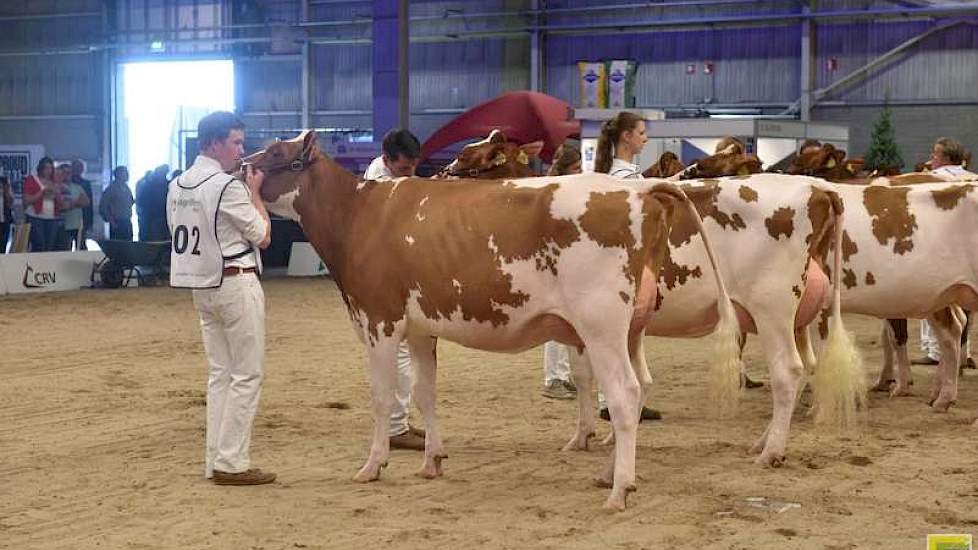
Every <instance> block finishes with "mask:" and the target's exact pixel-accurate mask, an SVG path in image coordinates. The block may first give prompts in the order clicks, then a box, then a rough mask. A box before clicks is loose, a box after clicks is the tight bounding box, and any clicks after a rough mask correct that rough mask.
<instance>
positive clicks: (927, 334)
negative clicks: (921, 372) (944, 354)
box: [920, 319, 941, 361]
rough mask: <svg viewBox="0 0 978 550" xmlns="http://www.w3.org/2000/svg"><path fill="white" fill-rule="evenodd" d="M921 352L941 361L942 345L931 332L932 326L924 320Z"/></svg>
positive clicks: (921, 327)
mask: <svg viewBox="0 0 978 550" xmlns="http://www.w3.org/2000/svg"><path fill="white" fill-rule="evenodd" d="M920 351H922V352H924V354H925V355H927V357H930V358H931V359H936V360H938V361H940V359H941V345H940V344H939V343H938V342H937V337H936V336H935V335H934V331H933V330H931V328H930V324H928V323H927V321H925V320H923V319H921V321H920Z"/></svg>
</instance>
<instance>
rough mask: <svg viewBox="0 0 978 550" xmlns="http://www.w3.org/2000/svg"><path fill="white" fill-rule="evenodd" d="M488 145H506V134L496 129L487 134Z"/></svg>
mask: <svg viewBox="0 0 978 550" xmlns="http://www.w3.org/2000/svg"><path fill="white" fill-rule="evenodd" d="M488 139H489V143H506V134H504V133H502V132H501V131H500V130H498V129H496V130H493V131H492V132H490V133H489V138H488Z"/></svg>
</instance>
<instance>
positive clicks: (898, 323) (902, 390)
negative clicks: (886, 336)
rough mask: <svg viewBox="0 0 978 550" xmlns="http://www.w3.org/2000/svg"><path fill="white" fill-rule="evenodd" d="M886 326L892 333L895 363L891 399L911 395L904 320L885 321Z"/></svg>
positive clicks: (910, 376) (911, 380)
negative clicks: (894, 380)
mask: <svg viewBox="0 0 978 550" xmlns="http://www.w3.org/2000/svg"><path fill="white" fill-rule="evenodd" d="M887 324H888V325H889V327H890V329H891V330H892V331H893V334H892V337H893V359H894V361H895V362H896V383H895V384H893V387H892V388H891V389H890V396H891V397H902V396H908V395H913V392H911V391H910V387H911V386H913V377H912V375H911V373H910V353H909V352H908V350H907V342H908V341H909V340H910V338H909V334H908V332H907V320H906V319H887Z"/></svg>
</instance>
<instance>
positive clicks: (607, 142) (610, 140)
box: [594, 117, 621, 174]
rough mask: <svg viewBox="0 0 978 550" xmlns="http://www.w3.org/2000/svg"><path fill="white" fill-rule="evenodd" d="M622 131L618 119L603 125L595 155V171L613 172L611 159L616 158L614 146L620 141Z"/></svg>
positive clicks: (605, 122) (609, 120) (610, 120)
mask: <svg viewBox="0 0 978 550" xmlns="http://www.w3.org/2000/svg"><path fill="white" fill-rule="evenodd" d="M620 135H621V131H619V129H618V117H615V118H612V119H608V120H606V121H604V124H602V125H601V133H600V134H599V135H598V148H597V151H596V152H595V153H594V171H595V172H601V173H603V174H607V173H608V172H611V159H612V157H613V156H614V155H613V151H612V146H613V145H614V144H615V142H616V141H618V137H619V136H620Z"/></svg>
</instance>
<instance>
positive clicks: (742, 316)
mask: <svg viewBox="0 0 978 550" xmlns="http://www.w3.org/2000/svg"><path fill="white" fill-rule="evenodd" d="M733 306H734V311H735V312H736V313H737V322H738V323H739V324H740V330H741V332H749V333H752V334H756V333H757V327H756V326H755V325H754V319H753V317H751V314H750V312H748V311H747V309H746V308H745V307H743V306H742V305H740V304H739V303H737V301H736V300H734V302H733ZM719 321H720V315H719V312H718V311H717V302H716V298H713V299H712V301H711V300H705V301H704V302H703V303H702V304H696V305H695V306H693V307H669V308H666V307H663V309H661V310H660V311H657V312H656V313H654V314H653V315H652V320H651V322H649V324H648V325H647V326H646V328H645V335H646V336H665V337H667V338H699V337H701V336H706V335H707V334H710V333H711V332H713V330H714V329H715V328H716V326H717V323H718V322H719Z"/></svg>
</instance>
